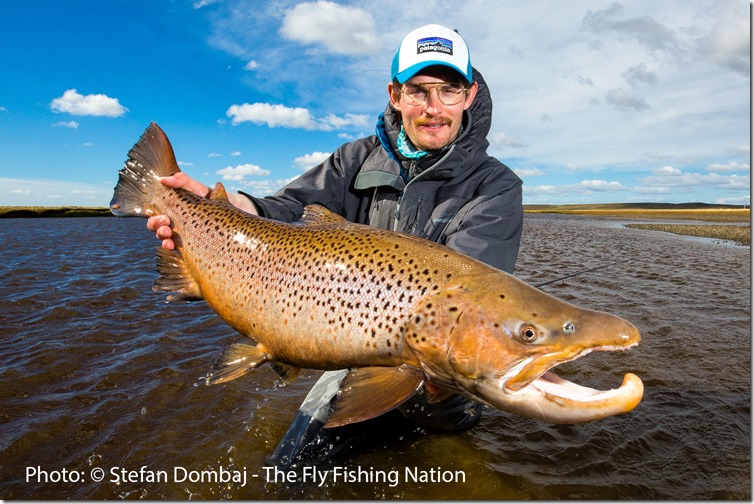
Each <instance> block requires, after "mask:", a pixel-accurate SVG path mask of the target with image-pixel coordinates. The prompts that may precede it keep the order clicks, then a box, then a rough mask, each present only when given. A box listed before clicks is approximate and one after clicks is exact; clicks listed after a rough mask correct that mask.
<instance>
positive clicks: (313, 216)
mask: <svg viewBox="0 0 754 504" xmlns="http://www.w3.org/2000/svg"><path fill="white" fill-rule="evenodd" d="M344 222H346V220H345V219H344V218H343V217H341V216H340V215H338V214H336V213H333V212H331V211H330V210H328V209H327V208H325V207H323V206H321V205H307V206H306V207H305V208H304V215H302V216H301V219H299V220H298V221H297V222H296V224H301V225H303V226H330V225H333V224H343V223H344Z"/></svg>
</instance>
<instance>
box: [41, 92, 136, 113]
mask: <svg viewBox="0 0 754 504" xmlns="http://www.w3.org/2000/svg"><path fill="white" fill-rule="evenodd" d="M50 108H51V109H52V111H53V112H67V113H69V114H72V115H79V116H104V117H120V116H122V115H123V114H125V113H126V112H127V111H128V109H127V108H126V107H124V106H122V105H121V104H120V103H119V102H118V99H117V98H110V97H109V96H106V95H103V94H90V95H82V94H79V93H78V92H76V90H75V89H69V90H67V91H66V92H65V93H63V96H61V97H59V98H55V99H54V100H52V102H51V103H50Z"/></svg>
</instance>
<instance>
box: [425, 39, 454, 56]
mask: <svg viewBox="0 0 754 504" xmlns="http://www.w3.org/2000/svg"><path fill="white" fill-rule="evenodd" d="M427 52H437V53H443V54H447V55H448V56H453V42H452V41H451V40H448V39H446V38H442V37H425V38H421V39H419V40H418V41H417V43H416V54H424V53H427Z"/></svg>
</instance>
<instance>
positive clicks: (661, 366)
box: [0, 214, 751, 500]
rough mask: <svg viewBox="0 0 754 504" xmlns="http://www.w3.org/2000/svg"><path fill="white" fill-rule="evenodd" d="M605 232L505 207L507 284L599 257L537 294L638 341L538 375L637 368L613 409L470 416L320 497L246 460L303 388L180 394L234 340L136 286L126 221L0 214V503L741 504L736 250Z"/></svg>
mask: <svg viewBox="0 0 754 504" xmlns="http://www.w3.org/2000/svg"><path fill="white" fill-rule="evenodd" d="M621 222H622V221H616V220H602V219H595V218H583V217H572V216H548V215H529V214H527V216H526V218H525V231H524V239H523V244H522V249H521V254H520V256H519V257H520V259H519V263H518V266H517V275H518V276H519V277H521V278H522V279H524V280H527V281H529V282H531V283H533V284H537V283H540V282H545V281H549V280H552V279H555V278H558V277H560V276H563V275H567V274H570V273H573V272H576V271H580V270H584V269H589V268H592V267H596V266H601V265H604V264H607V263H612V262H614V261H617V264H614V265H612V266H609V267H606V268H603V269H600V270H598V271H594V272H591V273H586V274H584V275H580V276H577V277H574V278H570V279H567V280H565V281H563V282H559V283H556V284H552V285H549V286H547V287H543V289H544V290H546V291H548V292H550V293H552V294H555V295H556V296H558V297H561V298H563V299H565V300H568V301H571V302H574V303H576V304H579V305H582V306H585V307H589V308H595V309H600V310H606V311H610V312H612V313H615V314H617V315H620V316H622V317H624V318H626V319H628V320H630V321H631V322H633V323H634V324H636V326H637V327H638V328H639V329H640V330H641V332H642V336H643V340H642V342H641V344H640V345H639V346H638V347H636V348H634V349H632V350H630V351H628V352H623V353H620V354H605V353H594V354H591V355H589V356H587V357H585V358H582V359H580V360H578V361H576V362H573V363H569V364H567V365H564V366H560V367H559V368H558V369H559V371H558V372H559V374H561V375H563V376H566V377H570V378H572V379H574V380H576V381H578V382H579V383H582V384H587V385H590V386H594V387H598V388H612V387H615V386H617V385H618V384H620V381H621V379H622V376H623V374H625V372H629V371H630V372H634V373H636V374H638V375H639V376H640V377H641V378H642V379H643V380H644V383H645V396H644V399H643V401H642V402H641V404H640V405H639V406H638V407H637V408H636V409H635V410H634V411H632V412H630V413H628V414H626V415H622V416H619V417H612V418H608V419H605V420H601V421H597V422H592V423H589V424H582V425H573V426H554V425H545V424H542V423H539V422H536V421H533V420H528V419H525V418H519V417H515V416H512V415H509V414H505V413H502V412H499V411H496V410H493V409H486V410H485V412H484V415H483V417H482V421H481V423H480V424H479V426H477V427H476V428H474V429H472V430H470V431H467V432H464V433H462V434H455V435H439V434H432V435H414V436H409V437H404V438H402V439H391V440H389V441H384V442H383V441H380V442H378V443H376V447H375V448H374V449H370V450H360V451H357V452H354V453H350V454H347V455H343V456H340V457H337V458H336V459H333V460H331V461H329V462H322V463H320V464H318V465H317V466H316V469H318V470H320V471H325V470H327V471H329V472H328V473H327V474H328V476H329V479H328V481H326V482H325V483H324V484H321V485H320V483H321V480H319V479H318V480H316V481H312V477H311V474H309V475H308V476H307V475H305V474H304V473H303V469H301V470H299V471H298V472H297V473H296V474H294V475H293V476H295V477H296V479H297V480H296V481H292V478H283V476H284V475H281V474H275V473H274V472H273V471H272V470H271V469H270V468H269V467H268V466H266V464H265V457H266V456H268V455H269V454H270V453H271V452H272V450H273V449H274V447H275V445H276V444H277V441H278V440H279V439H280V438H281V437H282V435H283V433H284V432H285V430H286V428H287V427H288V423H289V422H290V420H291V419H292V418H293V416H294V414H295V411H296V409H297V407H298V404H299V402H300V401H301V399H303V396H304V395H305V394H306V391H307V390H308V388H309V387H310V386H311V384H312V383H313V382H314V381H315V380H316V377H317V376H318V374H319V373H318V372H316V371H306V372H304V373H303V375H302V377H301V378H299V379H298V380H297V381H296V382H294V383H293V384H291V385H288V386H286V387H284V388H278V387H276V386H275V379H276V375H275V374H274V372H273V371H272V370H271V369H269V366H263V367H262V368H260V369H259V370H257V371H255V372H254V373H252V374H251V375H248V376H247V377H244V378H242V379H239V380H236V381H233V382H230V383H227V384H222V385H217V386H214V387H205V386H197V383H198V379H199V377H201V376H203V375H204V374H205V373H206V372H207V370H208V369H209V367H210V366H211V365H212V363H213V362H214V361H215V359H216V358H217V356H218V354H219V352H220V351H221V349H222V348H224V347H225V346H226V345H227V344H228V343H230V342H234V341H238V340H240V339H241V337H240V336H238V335H237V334H235V333H234V331H233V330H232V329H230V328H229V327H228V326H227V325H226V324H225V323H224V322H223V321H222V320H220V319H219V318H218V317H217V316H216V315H214V313H213V312H212V311H211V310H210V309H209V308H208V307H207V306H206V305H205V304H204V303H201V302H200V303H192V304H171V305H167V304H165V303H164V295H162V294H157V293H153V292H152V291H151V284H152V281H153V279H154V277H155V273H154V259H153V252H152V247H155V246H156V245H157V240H155V239H154V238H153V237H151V236H150V233H149V232H148V231H147V230H146V228H145V225H144V221H143V220H141V219H115V218H89V219H86V218H83V219H28V220H27V219H5V220H0V239H1V240H2V241H1V242H2V243H3V246H2V248H1V249H0V272H1V273H2V278H3V287H2V291H0V341H2V346H0V454H1V456H0V498H3V499H39V498H45V499H51V498H70V499H117V498H146V499H159V498H170V499H190V498H192V499H200V498H201V499H220V498H230V499H275V498H295V499H310V498H311V499H332V498H335V499H372V498H404V499H465V500H469V499H480V500H483V499H486V500H499V499H562V498H584V499H617V498H622V499H751V410H750V407H751V385H750V383H751V339H750V334H751V327H750V324H751V270H750V249H749V248H748V247H738V246H731V245H728V244H721V243H716V242H714V241H712V240H703V239H692V238H687V237H683V236H677V235H671V234H665V233H657V232H651V231H642V230H634V229H625V228H622V227H621V226H619V225H616V223H618V224H619V223H621ZM221 468H222V470H221ZM314 468H315V467H313V466H309V470H313V469H314ZM129 471H131V472H129ZM203 471H204V472H203ZM223 471H224V472H223ZM336 471H337V472H336ZM336 474H338V475H340V476H338V481H333V479H334V478H335V475H336ZM234 476H235V477H238V478H241V477H243V476H245V478H246V480H245V481H232V479H233V477H234ZM286 476H287V475H286ZM214 477H217V478H218V479H219V480H220V481H217V482H215V481H211V480H212V479H213V478H214ZM305 477H306V478H307V481H301V480H302V479H304V478H305ZM96 479H100V481H95V480H96ZM201 479H203V480H204V482H202V481H195V482H194V481H191V480H201ZM357 479H360V481H353V480H357ZM415 479H416V481H414V480H415ZM446 479H447V480H449V481H444V480H446Z"/></svg>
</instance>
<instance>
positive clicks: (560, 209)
mask: <svg viewBox="0 0 754 504" xmlns="http://www.w3.org/2000/svg"><path fill="white" fill-rule="evenodd" d="M524 212H525V213H540V214H541V213H549V214H566V215H591V216H595V217H608V218H615V219H631V220H650V221H654V220H661V221H701V222H710V223H719V224H676V223H667V222H663V223H662V224H657V223H652V224H633V223H632V224H627V227H631V228H638V229H648V230H653V231H662V232H667V233H675V234H682V235H688V236H700V237H704V238H713V239H718V240H732V241H734V242H736V243H738V244H740V245H751V226H750V225H749V226H746V225H731V224H737V223H741V224H743V223H746V222H751V209H749V208H742V207H740V206H732V205H708V204H704V203H681V204H668V203H612V204H595V205H525V206H524ZM110 216H112V214H111V213H110V210H109V209H108V208H97V207H0V219H2V218H33V217H110Z"/></svg>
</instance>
